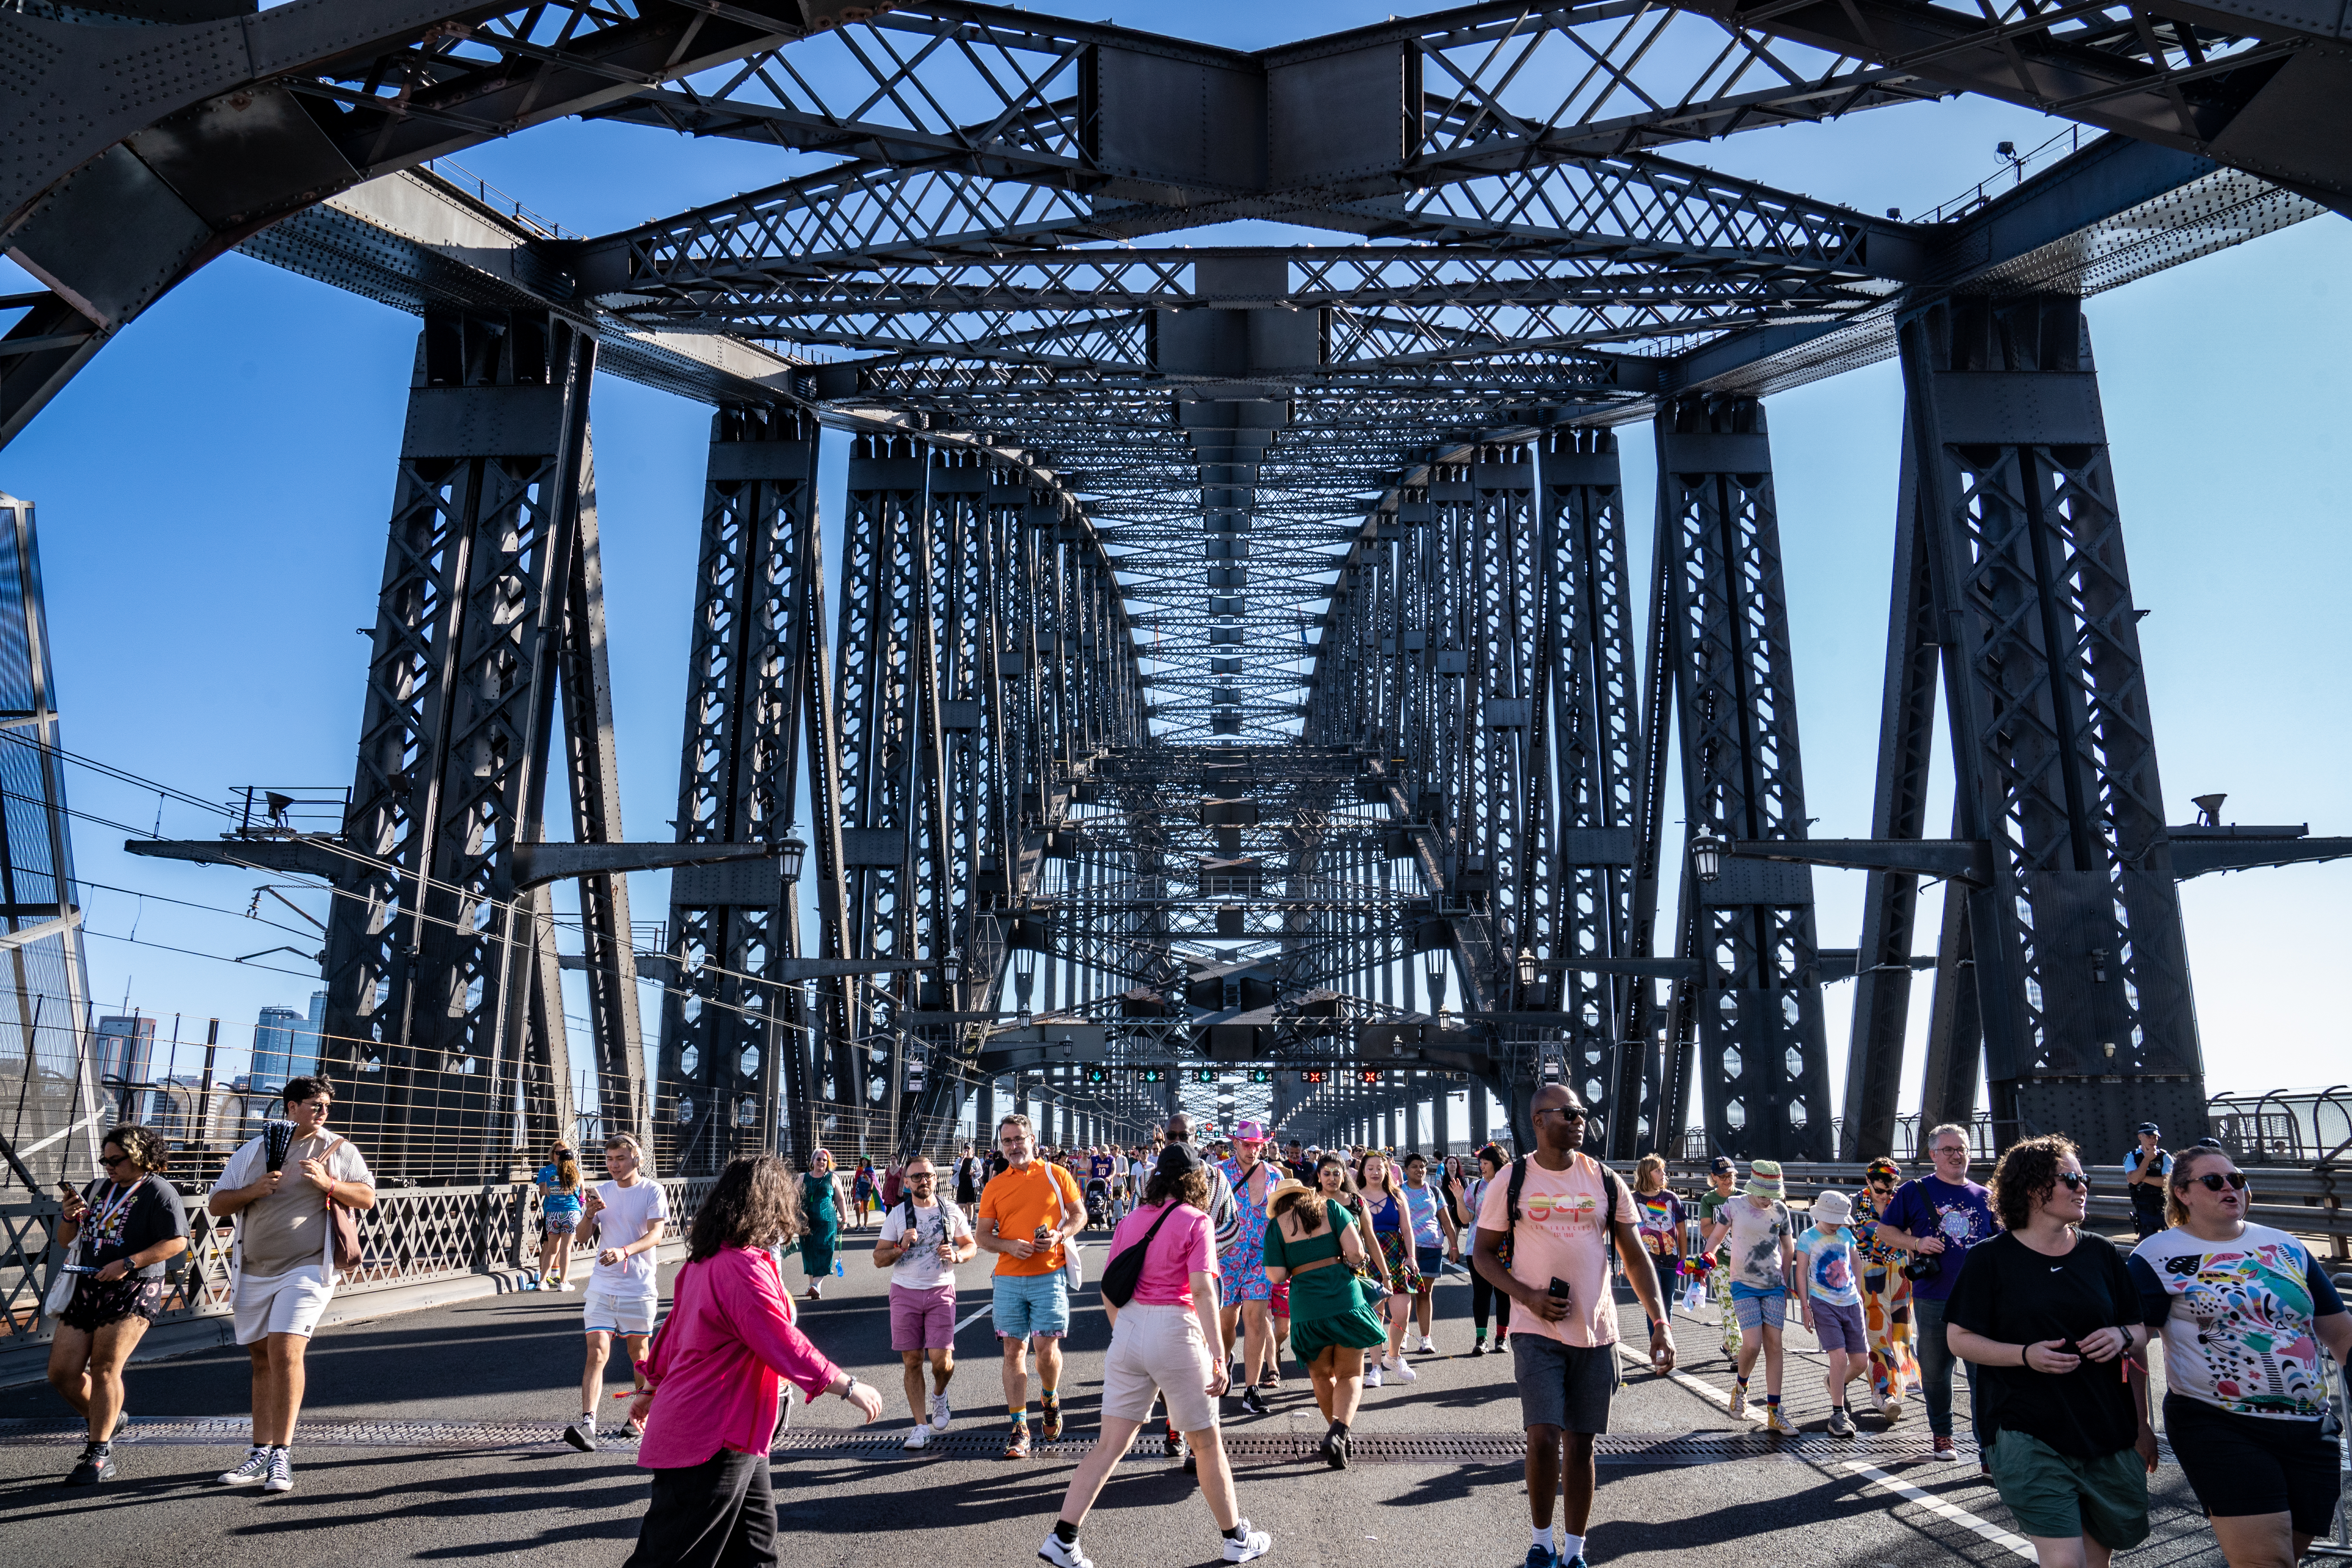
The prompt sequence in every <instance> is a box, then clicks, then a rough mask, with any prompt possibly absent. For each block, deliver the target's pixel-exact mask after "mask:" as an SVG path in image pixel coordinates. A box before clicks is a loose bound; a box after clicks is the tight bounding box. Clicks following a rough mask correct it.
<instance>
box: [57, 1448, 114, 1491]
mask: <svg viewBox="0 0 2352 1568" xmlns="http://www.w3.org/2000/svg"><path fill="white" fill-rule="evenodd" d="M118 1475H119V1472H117V1471H116V1469H115V1468H114V1450H113V1449H112V1448H111V1447H109V1446H108V1445H107V1444H104V1443H84V1444H83V1445H82V1447H81V1463H79V1464H78V1465H76V1466H75V1467H74V1468H73V1470H72V1472H71V1473H70V1474H68V1476H67V1477H66V1485H68V1486H69V1487H94V1486H96V1485H98V1484H99V1483H100V1482H101V1481H110V1480H114V1479H118Z"/></svg>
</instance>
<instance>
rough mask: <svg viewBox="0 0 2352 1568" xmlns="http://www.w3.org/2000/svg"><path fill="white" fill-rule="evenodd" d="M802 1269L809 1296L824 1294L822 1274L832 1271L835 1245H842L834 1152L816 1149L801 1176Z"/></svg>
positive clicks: (814, 1297)
mask: <svg viewBox="0 0 2352 1568" xmlns="http://www.w3.org/2000/svg"><path fill="white" fill-rule="evenodd" d="M801 1218H802V1219H803V1221H804V1222H805V1223H806V1225H807V1229H805V1230H804V1231H803V1232H802V1235H801V1271H802V1272H803V1273H804V1274H806V1275H807V1276H808V1299H809V1300H812V1301H814V1300H816V1299H817V1298H818V1297H820V1296H822V1295H824V1281H825V1277H826V1276H827V1275H829V1274H831V1273H832V1272H833V1254H834V1249H835V1247H839V1246H840V1245H841V1194H840V1191H839V1189H838V1188H836V1187H835V1184H834V1179H833V1152H832V1151H831V1150H829V1149H819V1150H818V1151H817V1152H815V1153H814V1154H813V1155H811V1156H810V1157H809V1168H808V1171H807V1172H806V1173H804V1174H803V1176H802V1177H801Z"/></svg>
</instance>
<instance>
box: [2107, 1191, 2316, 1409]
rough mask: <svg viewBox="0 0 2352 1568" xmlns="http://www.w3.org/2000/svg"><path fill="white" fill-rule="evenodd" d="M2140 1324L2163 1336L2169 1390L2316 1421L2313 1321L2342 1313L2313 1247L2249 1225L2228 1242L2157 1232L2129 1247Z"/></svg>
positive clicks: (2215, 1402)
mask: <svg viewBox="0 0 2352 1568" xmlns="http://www.w3.org/2000/svg"><path fill="white" fill-rule="evenodd" d="M2130 1267H2131V1275H2132V1281H2133V1283H2134V1284H2136V1285H2137V1286H2138V1287H2139V1299H2140V1308H2141V1311H2142V1314H2143V1316H2144V1317H2145V1319H2146V1321H2147V1326H2148V1327H2149V1328H2151V1329H2158V1330H2161V1331H2162V1332H2163V1334H2164V1381H2165V1386H2166V1387H2167V1389H2168V1391H2169V1392H2171V1393H2174V1394H2185V1395H2187V1396H2188V1397H2189V1398H2191V1399H2200V1400H2202V1401H2204V1402H2205V1403H2206V1404H2208V1405H2218V1406H2219V1407H2221V1409H2223V1410H2227V1411H2231V1412H2232V1413H2234V1414H2236V1415H2263V1416H2270V1417H2273V1418H2275V1419H2279V1420H2286V1421H2311V1420H2315V1419H2317V1418H2318V1417H2319V1416H2320V1415H2321V1414H2322V1413H2323V1411H2324V1409H2325V1403H2326V1397H2327V1396H2326V1392H2325V1385H2324V1384H2322V1383H2321V1382H2320V1376H2319V1342H2318V1341H2317V1340H2316V1339H2315V1338H2314V1337H2313V1334H2312V1331H2311V1321H2312V1320H2313V1319H2314V1318H2326V1317H2330V1316H2333V1315H2334V1314H2336V1313H2337V1312H2340V1311H2342V1310H2344V1302H2343V1300H2342V1298H2340V1297H2339V1296H2337V1295H2336V1287H2335V1286H2333V1285H2331V1284H2329V1283H2328V1280H2327V1276H2326V1274H2325V1273H2324V1272H2322V1271H2321V1269H2320V1267H2319V1261H2318V1259H2316V1258H2314V1257H2312V1255H2311V1252H2310V1249H2309V1248H2307V1247H2305V1246H2304V1245H2303V1243H2301V1242H2299V1241H2297V1240H2295V1238H2294V1237H2291V1236H2289V1235H2287V1233H2286V1232H2284V1231H2283V1230H2273V1229H2272V1228H2271V1227H2270V1226H2266V1225H2250V1226H2246V1228H2245V1234H2243V1235H2242V1236H2241V1237H2238V1239H2237V1240H2235V1241H2206V1240H2203V1239H2201V1238H2200V1237H2194V1236H2191V1235H2190V1234H2189V1232H2187V1231H2185V1230H2180V1229H2178V1228H2176V1229H2172V1230H2164V1231H2158V1233H2157V1234H2156V1235H2154V1236H2151V1237H2148V1238H2147V1240H2146V1241H2143V1242H2141V1243H2140V1244H2139V1245H2138V1246H2137V1247H2134V1248H2133V1249H2132V1255H2131V1265H2130Z"/></svg>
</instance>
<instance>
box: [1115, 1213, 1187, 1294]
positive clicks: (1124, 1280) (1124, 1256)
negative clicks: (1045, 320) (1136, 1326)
mask: <svg viewBox="0 0 2352 1568" xmlns="http://www.w3.org/2000/svg"><path fill="white" fill-rule="evenodd" d="M1179 1206H1180V1205H1176V1204H1172V1203H1171V1204H1170V1205H1168V1206H1167V1207H1166V1208H1164V1209H1161V1210H1160V1217H1159V1218H1158V1219H1155V1220H1153V1221H1152V1222H1151V1228H1150V1230H1147V1231H1145V1232H1144V1233H1143V1239H1142V1240H1141V1241H1139V1242H1137V1243H1136V1244H1135V1245H1134V1246H1133V1247H1128V1248H1127V1249H1126V1250H1124V1251H1122V1252H1121V1253H1120V1254H1119V1255H1118V1257H1117V1258H1112V1259H1111V1260H1110V1262H1109V1263H1108V1265H1106V1266H1105V1267H1104V1268H1103V1272H1102V1279H1100V1280H1099V1281H1098V1282H1097V1285H1096V1289H1098V1290H1100V1291H1101V1292H1102V1298H1103V1300H1106V1301H1108V1302H1109V1303H1110V1304H1111V1305H1112V1306H1114V1307H1124V1306H1126V1305H1127V1304H1128V1303H1129V1301H1132V1300H1135V1290H1136V1287H1137V1286H1139V1285H1140V1284H1142V1283H1143V1258H1144V1255H1145V1254H1146V1253H1148V1252H1150V1250H1151V1238H1152V1237H1155V1236H1158V1235H1159V1234H1160V1226H1163V1225H1166V1224H1167V1223H1168V1216H1169V1215H1171V1214H1174V1213H1175V1212H1176V1210H1177V1208H1178V1207H1179Z"/></svg>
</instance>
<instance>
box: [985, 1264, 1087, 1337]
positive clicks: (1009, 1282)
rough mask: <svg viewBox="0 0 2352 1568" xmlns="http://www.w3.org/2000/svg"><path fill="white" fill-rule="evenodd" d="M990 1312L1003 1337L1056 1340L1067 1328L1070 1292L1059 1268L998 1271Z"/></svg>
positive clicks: (998, 1331)
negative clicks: (1031, 1272) (1012, 1271)
mask: <svg viewBox="0 0 2352 1568" xmlns="http://www.w3.org/2000/svg"><path fill="white" fill-rule="evenodd" d="M995 1290H996V1294H995V1300H994V1301H993V1302H992V1305H991V1306H990V1309H989V1316H990V1317H991V1318H992V1319H993V1320H994V1321H995V1323H996V1336H997V1338H999V1339H1004V1340H1026V1339H1033V1338H1034V1339H1041V1340H1058V1339H1060V1338H1061V1337H1062V1336H1063V1335H1065V1334H1066V1333H1068V1332H1069V1331H1070V1292H1069V1288H1068V1286H1067V1284H1066V1279H1065V1276H1064V1275H1063V1273H1062V1271H1061V1270H1060V1269H1058V1268H1056V1269H1055V1270H1053V1271H1052V1272H1051V1273H1047V1274H999V1275H997V1276H996V1277H995Z"/></svg>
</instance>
